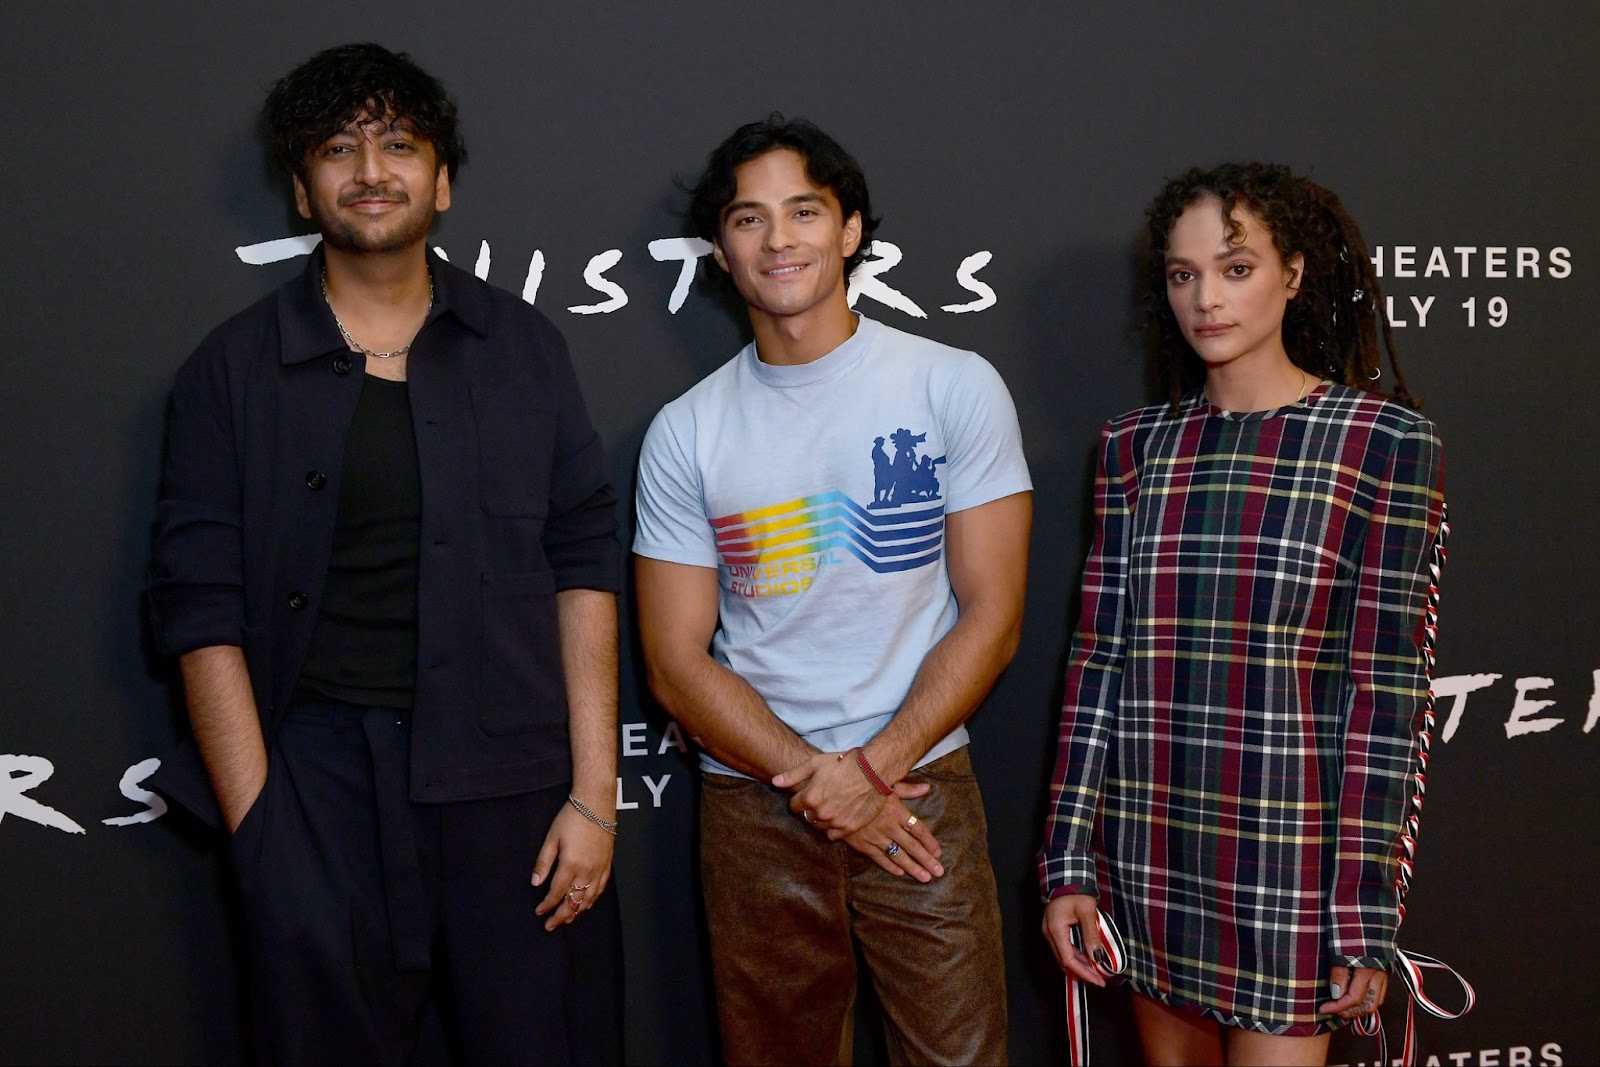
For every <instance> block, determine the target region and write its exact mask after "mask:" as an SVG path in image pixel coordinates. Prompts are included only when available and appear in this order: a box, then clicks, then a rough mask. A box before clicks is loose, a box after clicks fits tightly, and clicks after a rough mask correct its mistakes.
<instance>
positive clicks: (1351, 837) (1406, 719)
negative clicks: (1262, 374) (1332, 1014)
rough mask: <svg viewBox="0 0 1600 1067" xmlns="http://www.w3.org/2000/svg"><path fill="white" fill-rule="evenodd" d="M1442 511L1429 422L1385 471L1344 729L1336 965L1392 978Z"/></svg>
mask: <svg viewBox="0 0 1600 1067" xmlns="http://www.w3.org/2000/svg"><path fill="white" fill-rule="evenodd" d="M1443 508H1444V491H1443V464H1442V459H1441V454H1440V445H1439V439H1438V437H1437V435H1436V434H1435V433H1434V430H1433V427H1432V425H1431V424H1429V423H1427V422H1426V421H1420V420H1419V422H1418V423H1417V424H1416V425H1414V426H1413V427H1411V429H1410V430H1409V431H1408V432H1407V433H1406V434H1405V435H1404V436H1403V437H1401V438H1400V439H1399V441H1398V442H1397V444H1396V447H1395V450H1394V453H1393V454H1392V455H1391V456H1390V457H1389V460H1388V463H1387V466H1386V467H1385V469H1384V471H1383V475H1382V480H1381V481H1380V483H1379V485H1378V487H1377V492H1376V495H1375V497H1374V499H1373V505H1372V514H1371V517H1370V518H1369V519H1368V524H1367V533H1366V542H1365V544H1364V546H1363V548H1362V553H1361V567H1360V571H1359V572H1358V574H1357V576H1356V595H1355V606H1354V618H1353V620H1352V627H1351V649H1350V675H1351V680H1352V682H1353V688H1354V698H1353V700H1352V703H1351V708H1350V713H1349V717H1348V719H1347V720H1346V722H1345V724H1344V731H1345V732H1344V739H1343V746H1344V777H1343V780H1342V783H1341V786H1340V792H1339V821H1338V828H1337V834H1338V855H1337V857H1336V859H1335V863H1334V876H1333V886H1332V895H1331V899H1330V900H1329V912H1330V914H1329V929H1330V931H1331V934H1330V943H1329V950H1330V953H1331V955H1332V957H1333V963H1334V964H1335V965H1343V966H1347V967H1375V968H1384V967H1387V966H1388V965H1389V963H1390V962H1391V961H1392V959H1393V955H1394V939H1395V929H1396V927H1397V926H1398V925H1399V895H1398V890H1397V888H1396V876H1397V874H1398V854H1399V839H1400V833H1401V829H1402V824H1403V821H1404V818H1405V805H1406V801H1407V799H1408V798H1409V795H1410V794H1409V786H1410V779H1411V774H1412V770H1413V762H1414V760H1415V757H1416V749H1417V730H1418V729H1419V727H1420V723H1421V717H1422V711H1423V704H1424V701H1425V700H1426V698H1427V694H1428V685H1429V679H1428V663H1427V660H1426V658H1425V655H1424V652H1423V637H1424V626H1425V622H1426V616H1425V612H1426V607H1427V600H1428V588H1429V585H1430V581H1431V576H1430V574H1429V569H1428V559H1429V550H1430V548H1431V546H1432V544H1433V542H1434V539H1435V538H1436V537H1437V536H1438V535H1439V530H1440V523H1441V521H1442V518H1443Z"/></svg>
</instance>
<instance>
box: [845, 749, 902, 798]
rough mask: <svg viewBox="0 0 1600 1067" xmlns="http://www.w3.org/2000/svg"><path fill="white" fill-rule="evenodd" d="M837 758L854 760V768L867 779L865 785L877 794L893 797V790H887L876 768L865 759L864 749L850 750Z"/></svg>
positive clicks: (887, 785)
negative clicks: (869, 786)
mask: <svg viewBox="0 0 1600 1067" xmlns="http://www.w3.org/2000/svg"><path fill="white" fill-rule="evenodd" d="M839 758H840V759H845V758H849V759H853V760H855V764H856V767H857V768H859V769H860V771H861V773H862V775H863V776H864V777H865V778H866V779H867V784H869V785H871V786H872V788H873V789H874V790H875V791H876V792H877V793H878V794H880V795H881V796H885V797H888V796H893V795H894V790H893V789H891V788H889V783H888V782H885V781H884V780H883V777H882V776H881V775H880V774H878V772H877V770H876V768H874V767H873V766H872V761H871V760H870V759H868V758H867V752H866V749H864V748H852V749H850V750H849V751H848V752H845V753H843V754H842V755H841V756H840V757H839Z"/></svg>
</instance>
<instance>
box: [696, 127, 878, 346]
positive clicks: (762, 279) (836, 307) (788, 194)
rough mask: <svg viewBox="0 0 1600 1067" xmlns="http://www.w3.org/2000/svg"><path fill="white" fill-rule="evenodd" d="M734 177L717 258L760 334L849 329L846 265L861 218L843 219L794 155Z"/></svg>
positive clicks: (770, 156) (773, 156)
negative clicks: (813, 323) (810, 327)
mask: <svg viewBox="0 0 1600 1067" xmlns="http://www.w3.org/2000/svg"><path fill="white" fill-rule="evenodd" d="M734 177H735V179H736V182H737V185H736V188H735V190H734V195H733V199H732V200H731V201H730V202H729V204H728V206H727V207H725V208H723V210H722V219H721V225H720V227H719V235H718V238H717V240H716V241H715V242H714V246H715V247H714V254H715V256H716V259H717V265H718V266H720V267H721V268H722V269H723V270H725V271H727V272H728V274H729V275H730V276H731V278H732V279H733V284H734V287H735V288H736V289H738V291H739V295H740V296H742V297H743V298H744V301H745V303H746V304H747V305H748V306H749V309H750V318H751V322H752V324H754V325H755V326H756V328H757V331H758V334H759V331H760V330H761V329H762V326H763V322H762V320H766V322H767V323H773V324H775V322H776V321H777V320H785V319H796V318H800V319H805V318H816V319H818V320H822V321H828V320H832V319H836V318H842V319H843V320H845V321H848V320H849V316H850V308H849V305H848V303H847V302H846V299H845V277H844V262H845V260H846V259H847V258H849V257H850V256H851V255H852V254H854V253H855V250H856V247H857V246H858V245H859V244H860V243H861V216H860V215H859V214H855V215H851V216H850V217H849V218H845V217H844V212H843V210H842V209H841V208H840V207H839V198H838V197H836V196H835V195H834V194H833V191H832V190H831V189H828V188H826V187H823V186H818V185H814V184H812V182H811V179H810V178H809V177H808V176H807V174H806V167H805V161H804V160H803V159H802V158H801V156H800V153H798V152H796V151H794V150H792V149H788V148H780V149H775V150H773V151H771V152H768V153H766V154H765V155H761V156H757V157H756V158H755V159H752V160H750V161H749V162H748V163H745V164H743V165H741V166H740V167H739V168H738V169H737V170H735V171H734ZM846 336H848V330H847V331H846Z"/></svg>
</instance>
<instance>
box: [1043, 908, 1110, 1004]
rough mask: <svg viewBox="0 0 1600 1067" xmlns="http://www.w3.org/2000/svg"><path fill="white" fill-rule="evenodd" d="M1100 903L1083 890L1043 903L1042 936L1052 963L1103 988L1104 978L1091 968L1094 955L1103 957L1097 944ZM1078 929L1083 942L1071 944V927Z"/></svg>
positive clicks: (1080, 979)
mask: <svg viewBox="0 0 1600 1067" xmlns="http://www.w3.org/2000/svg"><path fill="white" fill-rule="evenodd" d="M1099 908H1100V902H1099V901H1098V900H1096V899H1095V898H1094V897H1091V896H1089V895H1088V894H1085V893H1076V894H1070V895H1068V896H1061V897H1056V898H1055V899H1054V900H1052V901H1050V902H1049V903H1048V904H1046V905H1045V906H1044V936H1045V940H1046V941H1049V942H1050V947H1051V948H1052V949H1054V950H1055V954H1056V963H1058V964H1060V965H1061V969H1062V970H1063V971H1066V972H1068V973H1069V974H1071V975H1072V976H1073V977H1074V978H1077V979H1078V980H1079V981H1082V982H1088V983H1089V984H1090V985H1097V986H1101V987H1104V986H1105V984H1106V980H1105V978H1104V977H1103V976H1102V975H1101V974H1100V972H1099V971H1098V970H1097V969H1096V968H1095V965H1094V961H1095V957H1096V956H1100V957H1104V956H1105V948H1104V947H1103V946H1102V945H1101V944H1100V922H1099V914H1100V913H1099ZM1074 926H1076V927H1077V928H1078V934H1079V936H1080V938H1081V939H1082V941H1083V947H1082V948H1079V947H1077V946H1076V945H1074V944H1073V943H1072V928H1073V927H1074Z"/></svg>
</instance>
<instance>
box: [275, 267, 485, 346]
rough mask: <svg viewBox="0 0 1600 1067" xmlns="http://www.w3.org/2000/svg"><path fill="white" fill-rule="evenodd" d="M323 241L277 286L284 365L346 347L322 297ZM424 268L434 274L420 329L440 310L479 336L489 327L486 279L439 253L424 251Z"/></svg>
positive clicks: (438, 313) (279, 329)
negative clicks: (292, 276)
mask: <svg viewBox="0 0 1600 1067" xmlns="http://www.w3.org/2000/svg"><path fill="white" fill-rule="evenodd" d="M322 264H323V255H322V247H321V246H320V245H318V246H317V247H316V248H315V249H313V250H312V252H311V255H310V256H308V257H307V258H306V269H305V270H304V271H302V272H301V273H300V276H299V277H298V278H296V279H294V280H293V281H291V282H289V283H288V284H287V285H285V286H284V287H283V288H282V289H280V290H278V331H279V336H280V337H281V338H282V339H283V345H282V349H281V351H280V353H279V358H280V360H281V361H282V362H283V363H284V364H285V365H286V366H287V365H289V364H294V363H304V362H306V361H307V360H311V359H316V358H317V357H319V356H325V355H327V354H329V353H330V352H342V351H344V350H345V348H346V347H347V346H346V345H345V343H344V338H343V337H340V336H339V327H338V325H337V324H335V323H334V321H333V309H332V308H330V307H328V302H327V301H326V300H324V299H323V298H322ZM428 272H429V273H430V274H432V275H433V307H432V308H431V309H430V310H429V311H428V317H427V318H426V319H425V320H423V324H422V326H423V329H427V328H428V326H429V325H431V324H432V323H433V321H434V320H435V319H437V318H439V317H441V316H443V315H446V314H448V315H451V316H453V317H454V318H455V319H456V321H458V322H460V323H461V324H462V325H463V326H465V327H467V329H469V330H471V331H472V332H473V333H475V334H477V335H479V336H480V337H486V336H488V333H489V299H488V294H487V293H485V292H484V285H483V283H481V282H480V281H478V279H476V278H474V277H473V276H472V275H470V274H468V273H467V272H466V271H464V270H462V269H460V268H459V267H452V266H451V265H450V264H449V263H446V262H445V261H444V260H443V259H441V258H440V257H439V255H438V253H436V252H434V251H433V250H431V249H430V250H429V251H428Z"/></svg>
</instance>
